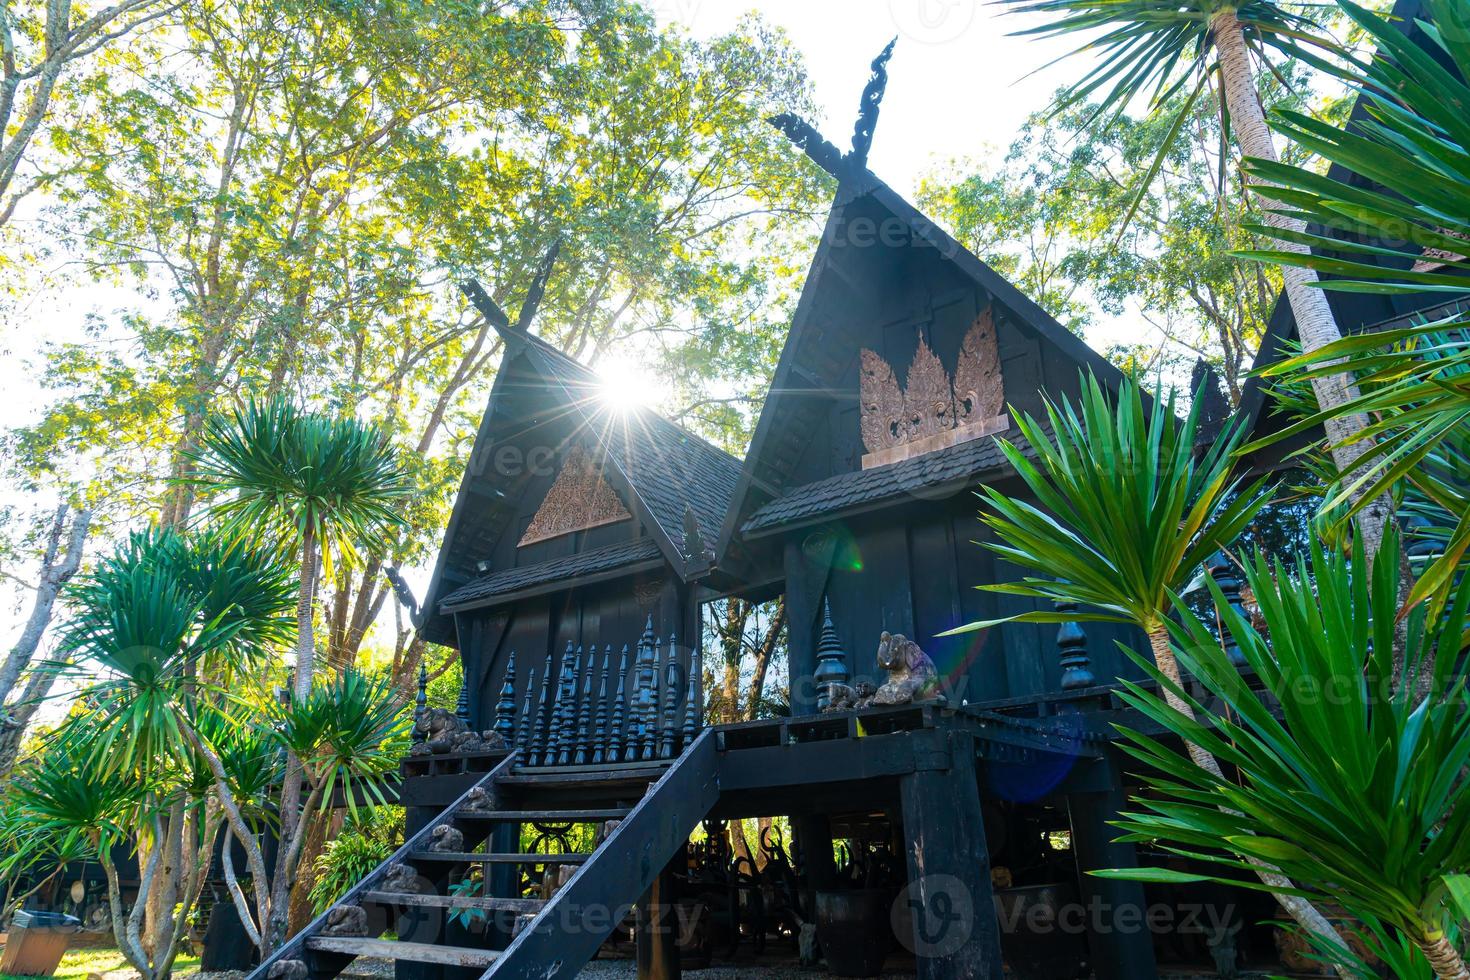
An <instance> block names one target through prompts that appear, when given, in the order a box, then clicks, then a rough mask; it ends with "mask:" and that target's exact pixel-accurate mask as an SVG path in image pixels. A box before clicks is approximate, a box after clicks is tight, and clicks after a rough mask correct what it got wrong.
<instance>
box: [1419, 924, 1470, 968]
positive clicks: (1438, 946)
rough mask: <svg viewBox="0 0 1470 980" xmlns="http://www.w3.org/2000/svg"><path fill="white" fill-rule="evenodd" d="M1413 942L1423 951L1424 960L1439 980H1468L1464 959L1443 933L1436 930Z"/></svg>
mask: <svg viewBox="0 0 1470 980" xmlns="http://www.w3.org/2000/svg"><path fill="white" fill-rule="evenodd" d="M1415 942H1416V944H1417V945H1418V946H1419V948H1420V949H1421V950H1423V951H1424V957H1425V959H1427V960H1429V965H1430V966H1431V967H1433V968H1434V975H1435V976H1436V977H1438V978H1439V980H1470V969H1467V968H1466V966H1465V959H1464V957H1462V956H1461V955H1460V954H1459V952H1458V951H1457V950H1456V949H1455V947H1454V945H1453V944H1452V943H1451V942H1450V940H1449V937H1448V936H1446V935H1445V934H1444V933H1443V932H1440V931H1439V930H1437V929H1436V930H1435V931H1434V932H1432V933H1430V934H1429V935H1427V936H1425V937H1424V938H1422V939H1417V940H1415Z"/></svg>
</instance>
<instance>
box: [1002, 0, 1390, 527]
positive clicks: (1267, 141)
mask: <svg viewBox="0 0 1470 980" xmlns="http://www.w3.org/2000/svg"><path fill="white" fill-rule="evenodd" d="M1000 2H1002V3H1005V4H1007V5H1009V6H1010V8H1011V9H1012V11H1013V12H1016V13H1033V14H1041V15H1044V16H1046V17H1048V18H1049V19H1050V22H1049V23H1046V24H1042V25H1040V26H1037V27H1033V28H1030V29H1028V30H1024V31H1020V32H1019V33H1020V34H1021V35H1043V36H1057V35H1073V34H1077V33H1096V34H1097V35H1098V36H1096V37H1093V38H1091V39H1089V40H1088V41H1087V43H1085V44H1084V45H1082V46H1081V47H1080V48H1078V49H1077V51H1078V52H1082V51H1085V52H1087V53H1089V54H1093V55H1096V56H1097V57H1098V64H1097V65H1096V66H1095V67H1094V68H1093V69H1092V70H1091V71H1089V72H1088V73H1087V74H1086V75H1085V76H1083V78H1082V79H1081V80H1080V81H1078V82H1077V83H1076V84H1074V85H1072V86H1070V87H1068V88H1067V89H1066V90H1064V92H1063V93H1062V95H1061V96H1060V98H1059V100H1058V104H1057V106H1056V109H1057V111H1060V110H1062V109H1065V108H1067V107H1070V106H1072V105H1075V104H1077V103H1079V102H1082V101H1084V100H1086V99H1089V98H1091V97H1093V96H1094V95H1096V94H1097V93H1102V98H1101V101H1100V104H1099V105H1098V108H1097V113H1098V114H1099V115H1102V114H1108V113H1121V112H1122V111H1123V110H1124V108H1125V107H1126V106H1127V105H1128V103H1130V102H1131V101H1132V100H1133V99H1134V98H1135V97H1139V96H1144V95H1147V96H1148V97H1149V98H1150V100H1151V102H1152V105H1153V106H1154V107H1158V106H1161V105H1163V104H1164V103H1165V102H1166V101H1168V100H1169V99H1170V98H1171V97H1173V96H1174V95H1176V94H1178V93H1180V92H1187V93H1188V94H1187V96H1186V98H1185V100H1184V103H1183V107H1182V108H1181V109H1180V111H1179V113H1178V115H1177V116H1176V117H1175V119H1174V122H1173V131H1174V133H1176V134H1177V132H1178V131H1179V129H1180V128H1181V127H1182V126H1183V125H1184V123H1185V121H1186V120H1187V119H1188V118H1189V115H1190V112H1191V111H1192V110H1193V108H1194V105H1195V103H1196V102H1197V101H1198V99H1199V98H1200V97H1201V96H1202V95H1203V93H1204V92H1205V90H1206V88H1207V86H1208V83H1209V81H1210V80H1211V79H1212V78H1217V79H1218V84H1219V90H1220V94H1221V109H1222V113H1221V121H1222V128H1223V129H1224V130H1225V131H1226V132H1228V133H1233V134H1234V138H1235V140H1236V142H1237V143H1238V144H1239V148H1240V150H1241V152H1242V153H1243V154H1244V155H1245V156H1248V157H1254V158H1257V159H1260V160H1268V161H1275V160H1277V159H1278V157H1277V154H1276V145H1275V143H1273V142H1272V139H1271V131H1270V130H1269V129H1268V128H1267V126H1266V118H1265V113H1264V111H1263V110H1262V107H1261V100H1260V94H1259V90H1258V88H1257V84H1256V68H1255V65H1254V64H1253V63H1252V59H1253V58H1254V59H1255V60H1257V61H1261V62H1264V61H1265V59H1266V53H1267V50H1268V49H1274V50H1276V51H1278V52H1281V53H1284V54H1289V55H1290V54H1300V53H1301V52H1302V51H1303V48H1302V45H1303V44H1321V43H1322V42H1320V41H1318V40H1317V39H1316V38H1314V37H1313V36H1312V35H1313V29H1314V27H1315V25H1314V24H1313V23H1312V22H1311V21H1310V20H1308V19H1307V18H1305V17H1302V16H1300V15H1298V14H1293V13H1291V12H1290V11H1288V10H1286V9H1285V8H1284V7H1283V6H1282V5H1281V4H1279V3H1276V2H1273V0H1000ZM1172 142H1173V139H1172V137H1171V138H1170V139H1168V140H1166V141H1165V144H1164V146H1163V147H1162V148H1161V150H1160V153H1159V156H1158V157H1157V158H1156V159H1155V161H1154V164H1153V168H1154V170H1157V168H1158V167H1159V166H1161V165H1162V163H1163V160H1164V158H1165V155H1166V154H1167V152H1168V150H1169V148H1170V145H1171V144H1172ZM1152 173H1153V171H1151V172H1150V175H1149V176H1150V178H1151V177H1152ZM1249 179H1251V180H1253V181H1255V180H1258V178H1256V177H1254V176H1252V177H1250V178H1249ZM1150 183H1151V180H1145V181H1144V182H1143V184H1142V186H1141V188H1140V193H1139V199H1141V198H1142V195H1143V194H1146V193H1147V192H1148V185H1149V184H1150ZM1256 190H1257V193H1258V194H1260V195H1262V196H1264V197H1266V198H1270V197H1271V196H1272V189H1270V188H1268V187H1266V186H1264V185H1262V184H1259V183H1257V185H1256ZM1134 207H1135V208H1136V207H1137V201H1135V202H1134ZM1131 213H1132V209H1130V211H1129V215H1130V216H1131ZM1125 220H1126V219H1125ZM1268 221H1269V223H1270V224H1271V225H1272V226H1273V227H1275V228H1279V229H1282V230H1283V231H1285V232H1287V233H1288V234H1292V235H1295V234H1300V233H1302V232H1304V231H1305V229H1306V225H1305V224H1304V223H1303V222H1302V220H1301V219H1300V218H1298V217H1296V216H1294V215H1291V214H1282V213H1278V212H1275V211H1273V212H1271V213H1270V214H1269V216H1268ZM1283 248H1286V249H1288V250H1292V251H1297V252H1307V251H1308V250H1309V249H1308V246H1306V245H1303V244H1298V243H1296V242H1288V243H1285V244H1284V245H1283ZM1282 279H1283V283H1284V285H1285V289H1286V296H1287V300H1288V301H1289V302H1290V303H1291V310H1292V313H1293V314H1294V316H1295V318H1296V323H1297V332H1298V335H1299V336H1300V338H1301V342H1302V346H1303V347H1304V348H1305V349H1306V350H1307V351H1309V352H1310V351H1315V350H1318V349H1320V348H1321V347H1323V346H1325V345H1327V344H1330V343H1332V342H1333V341H1336V340H1339V339H1341V337H1342V333H1341V331H1340V330H1339V329H1338V326H1337V320H1336V318H1335V317H1334V316H1333V313H1332V309H1331V307H1329V306H1328V305H1327V298H1326V296H1324V295H1323V294H1322V292H1321V290H1320V289H1317V288H1316V284H1317V281H1318V280H1317V274H1316V272H1314V271H1312V270H1311V269H1309V268H1303V267H1300V266H1290V267H1287V268H1286V269H1285V270H1284V271H1283V274H1282ZM1312 388H1313V390H1314V392H1315V394H1316V397H1317V402H1318V404H1319V405H1320V406H1321V407H1322V408H1324V409H1328V408H1334V407H1336V406H1339V405H1341V404H1343V403H1344V402H1346V401H1348V400H1349V399H1350V398H1352V397H1353V395H1354V393H1355V390H1354V387H1353V382H1352V378H1351V376H1350V375H1348V374H1345V373H1341V372H1338V373H1333V374H1324V375H1321V376H1317V377H1314V378H1313V379H1312ZM1366 424H1367V421H1366V419H1364V418H1363V417H1362V416H1361V415H1355V414H1346V413H1338V414H1334V415H1333V416H1332V417H1331V419H1330V420H1329V421H1328V422H1327V434H1328V438H1329V440H1330V443H1331V446H1332V456H1333V462H1334V463H1335V464H1336V466H1337V468H1338V469H1339V470H1340V471H1341V472H1343V473H1348V474H1351V473H1353V472H1355V471H1356V470H1357V469H1358V460H1359V458H1360V457H1361V456H1362V455H1363V454H1364V453H1365V452H1367V450H1368V446H1367V445H1365V444H1364V443H1363V441H1362V440H1361V439H1359V438H1356V436H1357V433H1359V432H1360V431H1361V430H1362V429H1363V428H1364V427H1365V426H1366ZM1390 517H1391V513H1390V506H1389V502H1388V501H1387V500H1385V499H1383V498H1371V499H1370V500H1369V501H1368V502H1367V503H1366V504H1365V505H1364V506H1363V507H1362V508H1361V510H1360V512H1359V514H1358V518H1357V526H1358V529H1359V532H1360V533H1361V534H1362V536H1363V539H1364V541H1365V542H1366V543H1367V545H1368V550H1369V554H1376V553H1377V551H1378V542H1379V541H1380V540H1381V539H1382V537H1383V529H1384V526H1385V525H1386V524H1387V522H1388V521H1389V519H1390Z"/></svg>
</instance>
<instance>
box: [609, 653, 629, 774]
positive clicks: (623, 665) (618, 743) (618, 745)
mask: <svg viewBox="0 0 1470 980" xmlns="http://www.w3.org/2000/svg"><path fill="white" fill-rule="evenodd" d="M627 681H628V644H626V643H624V644H623V653H622V655H621V656H620V657H619V658H618V693H617V696H616V697H614V698H613V707H612V719H611V720H610V721H609V722H608V726H607V754H606V759H607V761H608V762H617V761H618V760H619V759H621V758H623V757H624V756H625V755H626V754H627V753H625V752H624V751H623V745H624V741H623V712H624V706H625V703H626V699H625V698H624V696H623V689H624V686H625V685H626V683H627Z"/></svg>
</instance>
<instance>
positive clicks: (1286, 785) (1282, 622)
mask: <svg viewBox="0 0 1470 980" xmlns="http://www.w3.org/2000/svg"><path fill="white" fill-rule="evenodd" d="M1383 546H1384V549H1385V556H1383V557H1380V558H1379V559H1378V560H1377V561H1375V562H1374V563H1373V564H1372V566H1371V571H1370V570H1369V567H1370V566H1369V563H1368V562H1367V561H1366V560H1365V554H1364V550H1363V545H1362V542H1357V543H1356V544H1355V545H1354V548H1353V552H1352V554H1351V556H1348V555H1344V554H1342V553H1341V552H1338V551H1328V550H1327V549H1325V548H1323V547H1322V546H1321V545H1320V544H1317V545H1314V547H1313V549H1312V554H1311V559H1310V563H1308V561H1307V560H1306V559H1300V560H1298V562H1297V563H1296V564H1295V565H1294V566H1287V565H1285V564H1283V563H1282V562H1279V561H1277V562H1274V563H1273V562H1269V561H1268V560H1267V558H1266V557H1265V556H1264V555H1261V554H1257V555H1256V556H1255V557H1254V560H1252V561H1250V562H1248V563H1247V565H1246V578H1247V581H1248V583H1249V585H1250V588H1251V590H1252V592H1253V594H1254V595H1255V597H1256V601H1257V603H1258V604H1259V609H1260V615H1261V618H1262V620H1263V621H1264V623H1265V635H1262V634H1261V633H1258V632H1257V631H1256V630H1255V629H1254V628H1253V627H1252V625H1251V623H1250V622H1249V621H1248V620H1247V619H1245V618H1244V617H1242V616H1241V615H1240V614H1239V613H1237V612H1236V611H1234V610H1233V609H1232V608H1231V607H1230V605H1229V603H1228V602H1226V601H1225V599H1224V597H1223V595H1221V593H1220V591H1219V589H1218V587H1216V586H1215V584H1214V583H1213V582H1212V583H1210V589H1211V593H1212V595H1213V598H1214V601H1215V606H1216V608H1217V610H1218V613H1219V616H1220V619H1221V621H1222V622H1223V628H1224V629H1225V630H1226V631H1228V632H1229V634H1230V636H1231V637H1232V638H1233V640H1234V641H1235V644H1236V645H1237V646H1238V647H1239V648H1240V651H1241V653H1242V654H1243V655H1244V657H1245V659H1246V662H1247V663H1248V664H1249V666H1250V668H1251V670H1252V671H1253V673H1254V677H1255V678H1256V679H1257V680H1258V683H1259V684H1260V685H1261V686H1262V687H1263V688H1264V690H1265V692H1266V693H1267V694H1268V695H1270V697H1267V698H1263V697H1261V694H1260V692H1259V691H1257V690H1255V689H1254V688H1253V686H1252V685H1251V684H1250V683H1248V682H1247V680H1246V679H1245V677H1243V676H1242V674H1241V672H1240V671H1239V670H1238V669H1237V668H1236V667H1235V666H1234V665H1233V664H1232V663H1231V661H1230V658H1229V656H1228V655H1227V654H1226V652H1225V651H1224V649H1223V648H1222V646H1221V644H1220V642H1219V640H1218V639H1217V637H1216V635H1215V633H1214V629H1213V624H1212V623H1209V622H1206V621H1204V620H1202V619H1201V618H1200V617H1198V616H1197V615H1195V614H1194V613H1193V612H1191V611H1190V609H1189V608H1188V607H1187V606H1185V605H1184V604H1183V603H1182V602H1181V603H1178V604H1177V610H1178V622H1177V624H1176V625H1174V626H1173V629H1172V632H1173V646H1174V649H1175V653H1176V656H1177V657H1178V660H1179V662H1180V663H1181V664H1182V665H1183V666H1184V667H1185V668H1186V669H1187V670H1189V672H1190V673H1191V674H1193V675H1194V676H1195V677H1196V678H1197V679H1198V680H1199V681H1200V682H1201V684H1203V686H1204V688H1205V690H1206V691H1208V693H1209V695H1210V697H1209V698H1204V699H1196V698H1194V697H1191V696H1190V694H1189V693H1188V692H1186V691H1185V689H1184V688H1183V687H1182V686H1181V685H1179V683H1178V682H1177V680H1176V679H1175V678H1173V677H1170V676H1168V675H1167V674H1166V673H1164V672H1163V671H1160V670H1158V669H1157V668H1156V667H1154V666H1153V665H1151V664H1148V663H1146V662H1143V661H1142V660H1141V659H1140V663H1142V665H1143V667H1144V668H1145V669H1146V670H1147V671H1148V672H1149V673H1150V674H1151V675H1152V677H1153V679H1154V680H1155V681H1156V682H1157V683H1158V685H1159V687H1160V690H1161V691H1163V692H1165V696H1161V695H1160V694H1159V693H1157V692H1155V691H1152V690H1149V689H1148V688H1146V687H1144V686H1141V685H1139V684H1135V683H1129V682H1125V688H1126V690H1125V692H1124V693H1123V694H1122V697H1123V699H1124V700H1125V701H1126V702H1127V703H1128V704H1129V705H1130V706H1131V707H1132V708H1134V709H1136V710H1137V711H1138V713H1139V714H1140V715H1141V716H1142V717H1144V718H1146V719H1148V720H1150V721H1152V722H1154V723H1155V724H1156V725H1158V726H1159V727H1161V728H1162V729H1163V730H1164V731H1166V732H1169V733H1172V734H1174V735H1177V736H1178V737H1179V738H1181V739H1183V740H1185V741H1186V742H1187V743H1188V744H1190V745H1197V746H1199V747H1201V748H1203V749H1204V750H1205V751H1208V752H1209V753H1211V754H1212V755H1213V756H1215V757H1216V758H1217V759H1219V760H1220V761H1221V762H1223V763H1224V764H1225V765H1227V766H1228V767H1229V768H1230V772H1229V773H1228V774H1225V773H1221V772H1218V771H1211V770H1208V769H1206V768H1203V767H1200V766H1197V765H1194V764H1193V763H1192V761H1191V759H1190V758H1189V757H1188V756H1186V755H1185V754H1183V753H1181V752H1180V750H1179V749H1177V748H1176V747H1174V746H1173V745H1171V744H1168V743H1166V742H1165V741H1163V740H1161V739H1159V738H1156V737H1154V736H1152V735H1147V734H1144V733H1143V732H1141V731H1139V730H1137V729H1135V728H1130V727H1121V726H1120V727H1121V730H1122V732H1123V735H1124V736H1125V742H1124V747H1125V749H1126V750H1127V751H1129V752H1130V753H1131V754H1132V755H1133V756H1134V758H1135V759H1137V760H1138V762H1140V763H1141V764H1142V768H1141V769H1140V774H1141V775H1142V777H1143V779H1144V781H1145V783H1146V784H1147V785H1149V786H1150V788H1151V789H1152V792H1151V793H1150V794H1148V795H1146V796H1143V797H1139V798H1137V799H1135V801H1134V802H1135V804H1137V805H1138V807H1139V809H1138V810H1137V811H1135V812H1131V813H1126V814H1124V815H1123V816H1122V817H1121V818H1120V820H1119V821H1118V824H1117V825H1118V826H1119V827H1121V828H1122V829H1123V830H1124V831H1125V832H1126V835H1127V837H1126V839H1128V840H1134V841H1143V840H1147V841H1154V842H1158V843H1159V844H1160V845H1161V846H1163V847H1165V848H1166V849H1167V850H1170V851H1173V852H1174V853H1177V854H1180V855H1182V856H1185V857H1188V858H1192V859H1196V860H1199V861H1203V862H1207V863H1209V864H1213V865H1214V866H1215V867H1216V868H1217V869H1218V871H1217V872H1215V873H1213V874H1193V873H1185V872H1171V871H1167V870H1163V869H1132V870H1128V871H1116V872H1110V873H1109V874H1111V875H1112V876H1114V877H1127V878H1144V879H1149V880H1164V879H1166V878H1167V879H1168V880H1171V881H1181V880H1183V881H1202V880H1216V881H1227V882H1229V883H1231V884H1236V885H1240V886H1242V887H1247V888H1259V887H1265V886H1262V885H1259V884H1257V883H1255V882H1253V881H1251V880H1249V878H1248V877H1246V873H1247V872H1249V871H1250V870H1252V869H1253V867H1254V862H1258V861H1269V862H1271V863H1272V864H1274V865H1276V866H1277V867H1278V868H1280V869H1281V871H1282V872H1283V873H1284V874H1286V875H1287V876H1288V877H1290V878H1291V880H1292V882H1293V885H1294V888H1295V890H1296V892H1297V893H1298V894H1300V895H1303V896H1305V897H1308V898H1311V899H1313V900H1319V901H1324V902H1332V903H1335V904H1339V905H1342V906H1343V907H1345V908H1346V909H1348V910H1349V911H1350V912H1351V913H1353V914H1354V915H1355V916H1358V917H1361V918H1362V919H1363V920H1364V921H1366V922H1370V923H1377V924H1383V925H1386V926H1388V927H1389V928H1391V929H1392V930H1393V931H1394V932H1395V933H1397V934H1398V935H1400V936H1402V937H1404V938H1405V939H1407V940H1408V941H1410V942H1411V943H1413V944H1414V945H1415V946H1416V947H1417V948H1418V949H1419V950H1420V951H1421V952H1422V954H1423V956H1424V958H1425V960H1427V962H1428V963H1429V964H1430V965H1431V966H1432V968H1433V970H1434V972H1435V975H1436V976H1438V977H1441V978H1445V980H1465V978H1466V977H1467V976H1470V973H1467V970H1466V965H1465V961H1464V959H1463V957H1462V953H1461V951H1460V950H1459V949H1458V948H1457V947H1456V945H1455V944H1454V942H1453V941H1452V939H1451V935H1452V926H1453V923H1454V921H1455V918H1456V916H1457V914H1463V912H1461V911H1459V910H1458V909H1457V905H1456V895H1457V893H1458V894H1465V893H1466V888H1465V884H1466V879H1465V878H1464V877H1463V873H1464V871H1465V869H1466V868H1470V778H1467V774H1466V773H1467V766H1470V711H1467V710H1466V708H1467V698H1466V681H1465V678H1464V677H1462V676H1460V675H1459V673H1458V662H1459V660H1460V658H1461V655H1462V654H1463V653H1464V649H1465V632H1464V631H1465V626H1466V611H1467V608H1470V585H1467V584H1461V585H1460V586H1459V587H1458V588H1457V589H1456V590H1455V594H1454V596H1453V598H1452V600H1451V601H1450V602H1449V603H1448V604H1447V606H1446V607H1445V608H1444V610H1442V612H1438V613H1434V614H1430V612H1429V610H1427V609H1426V608H1425V607H1422V606H1421V607H1418V608H1417V609H1416V610H1415V611H1414V613H1413V614H1412V615H1411V616H1410V618H1409V620H1408V624H1407V625H1408V629H1407V638H1408V650H1409V660H1410V664H1411V670H1416V671H1418V670H1422V671H1426V672H1428V673H1429V674H1430V677H1429V678H1428V685H1427V686H1428V687H1429V688H1430V689H1431V690H1432V691H1433V692H1434V693H1433V694H1432V696H1430V697H1429V698H1425V699H1421V698H1419V697H1417V696H1416V695H1415V694H1414V693H1413V691H1412V689H1411V688H1412V685H1408V686H1405V685H1396V684H1394V683H1393V682H1392V679H1393V674H1394V670H1395V664H1394V662H1393V659H1394V646H1395V629H1396V622H1395V621H1396V618H1397V617H1396V613H1397V608H1398V586H1399V583H1398V574H1399V566H1398V562H1397V560H1396V557H1388V556H1396V555H1397V550H1396V549H1397V547H1398V541H1397V540H1396V535H1395V534H1394V533H1392V532H1391V533H1390V535H1389V536H1388V537H1387V538H1386V539H1385V541H1384V545H1383ZM1179 702H1183V703H1184V705H1185V707H1184V708H1183V709H1181V708H1180V707H1179V706H1178V704H1179ZM1272 704H1274V705H1277V706H1279V707H1278V708H1277V710H1273V709H1272V707H1270V705H1272ZM1384 938H1385V939H1387V938H1389V937H1384Z"/></svg>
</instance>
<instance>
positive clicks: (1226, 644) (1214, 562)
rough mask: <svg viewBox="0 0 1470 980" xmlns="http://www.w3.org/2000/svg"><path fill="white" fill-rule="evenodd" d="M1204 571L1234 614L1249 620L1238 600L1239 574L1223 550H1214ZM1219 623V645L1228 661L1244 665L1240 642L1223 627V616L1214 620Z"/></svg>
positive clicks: (1238, 665) (1243, 606) (1235, 664)
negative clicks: (1218, 588) (1208, 574)
mask: <svg viewBox="0 0 1470 980" xmlns="http://www.w3.org/2000/svg"><path fill="white" fill-rule="evenodd" d="M1205 571H1207V572H1209V573H1210V578H1212V579H1214V580H1215V584H1216V585H1218V586H1219V587H1220V593H1221V594H1222V595H1224V596H1225V601H1226V602H1227V603H1229V604H1230V608H1231V609H1233V610H1235V614H1236V615H1237V616H1239V617H1240V618H1241V619H1243V620H1245V621H1246V622H1247V623H1249V622H1250V621H1251V617H1250V613H1248V612H1246V609H1245V605H1244V604H1243V603H1242V602H1241V601H1240V586H1241V581H1240V576H1239V575H1238V574H1236V571H1235V565H1234V563H1233V562H1231V560H1230V559H1229V558H1227V557H1226V556H1225V553H1224V552H1223V551H1217V552H1215V554H1214V556H1213V557H1212V558H1210V559H1209V560H1208V561H1206V562H1205ZM1216 621H1217V622H1218V623H1219V624H1220V645H1221V646H1222V647H1223V648H1224V650H1225V656H1227V657H1229V658H1230V663H1231V664H1233V665H1234V666H1236V667H1244V666H1245V663H1246V661H1245V654H1243V653H1241V652H1240V644H1238V643H1236V642H1235V637H1234V635H1232V634H1231V632H1230V630H1228V629H1226V628H1225V621H1224V619H1223V618H1218V617H1217V620H1216Z"/></svg>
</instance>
